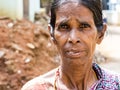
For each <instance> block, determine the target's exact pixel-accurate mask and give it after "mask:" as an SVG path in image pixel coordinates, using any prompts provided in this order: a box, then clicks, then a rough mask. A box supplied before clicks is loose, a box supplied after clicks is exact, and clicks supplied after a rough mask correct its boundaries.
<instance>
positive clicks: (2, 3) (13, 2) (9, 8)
mask: <svg viewBox="0 0 120 90" xmlns="http://www.w3.org/2000/svg"><path fill="white" fill-rule="evenodd" d="M0 16H7V17H10V18H12V19H22V18H23V0H0Z"/></svg>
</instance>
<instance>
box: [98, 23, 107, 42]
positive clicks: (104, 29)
mask: <svg viewBox="0 0 120 90" xmlns="http://www.w3.org/2000/svg"><path fill="white" fill-rule="evenodd" d="M106 29H107V25H106V24H105V23H104V24H103V29H102V30H101V32H98V39H97V44H100V43H101V42H102V40H103V38H104V35H105V32H106Z"/></svg>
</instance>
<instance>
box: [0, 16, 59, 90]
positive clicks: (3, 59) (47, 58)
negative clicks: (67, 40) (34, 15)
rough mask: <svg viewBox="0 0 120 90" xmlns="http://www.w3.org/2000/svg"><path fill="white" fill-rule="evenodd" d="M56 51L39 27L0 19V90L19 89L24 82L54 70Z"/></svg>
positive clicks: (28, 23) (24, 22) (25, 22)
mask: <svg viewBox="0 0 120 90" xmlns="http://www.w3.org/2000/svg"><path fill="white" fill-rule="evenodd" d="M56 52H57V50H56V49H55V47H54V46H53V45H52V43H51V41H50V38H49V34H48V31H47V30H44V29H43V28H42V26H41V25H39V24H34V23H32V22H30V21H28V20H16V21H13V20H11V19H9V18H0V90H20V88H21V86H22V85H23V84H24V83H25V82H27V81H28V80H30V79H32V78H33V77H35V76H38V75H40V74H43V73H45V72H47V71H48V70H50V69H52V68H55V67H57V66H58V61H57V59H59V58H58V57H57V55H56ZM53 57H54V58H56V61H54V58H53Z"/></svg>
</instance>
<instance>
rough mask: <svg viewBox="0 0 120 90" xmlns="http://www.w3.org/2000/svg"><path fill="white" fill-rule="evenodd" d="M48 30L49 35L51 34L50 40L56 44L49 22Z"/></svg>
mask: <svg viewBox="0 0 120 90" xmlns="http://www.w3.org/2000/svg"><path fill="white" fill-rule="evenodd" d="M48 30H49V33H50V36H51V40H52V41H53V42H54V43H55V44H56V40H55V38H54V31H53V27H52V26H51V25H50V24H49V25H48Z"/></svg>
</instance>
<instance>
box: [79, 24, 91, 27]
mask: <svg viewBox="0 0 120 90" xmlns="http://www.w3.org/2000/svg"><path fill="white" fill-rule="evenodd" d="M89 27H90V25H89V24H82V25H80V28H89Z"/></svg>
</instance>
